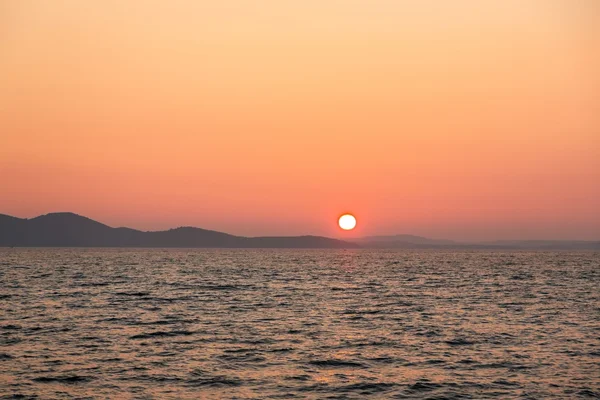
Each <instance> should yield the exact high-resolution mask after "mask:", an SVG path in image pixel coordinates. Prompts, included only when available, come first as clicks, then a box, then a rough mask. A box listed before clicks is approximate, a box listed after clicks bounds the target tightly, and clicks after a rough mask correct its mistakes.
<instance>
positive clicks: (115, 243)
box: [0, 212, 600, 250]
mask: <svg viewBox="0 0 600 400" xmlns="http://www.w3.org/2000/svg"><path fill="white" fill-rule="evenodd" d="M0 247H215V248H321V249H344V248H359V247H360V248H371V249H388V248H389V249H465V250H466V249H472V250H477V249H490V250H521V249H522V250H525V249H532V250H600V242H598V241H577V240H571V241H569V240H503V241H502V240H498V241H491V242H470V243H466V242H455V241H452V240H444V239H428V238H425V237H422V236H414V235H393V236H366V237H362V238H355V239H351V240H350V239H348V240H338V239H332V238H327V237H323V236H264V237H244V236H235V235H230V234H228V233H223V232H217V231H211V230H207V229H201V228H193V227H181V228H175V229H169V230H167V231H156V232H144V231H140V230H137V229H131V228H112V227H110V226H108V225H104V224H102V223H100V222H98V221H94V220H92V219H90V218H87V217H83V216H81V215H77V214H74V213H70V212H64V213H51V214H46V215H40V216H39V217H35V218H31V219H24V218H16V217H12V216H10V215H4V214H0Z"/></svg>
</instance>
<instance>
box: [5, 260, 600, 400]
mask: <svg viewBox="0 0 600 400" xmlns="http://www.w3.org/2000/svg"><path fill="white" fill-rule="evenodd" d="M599 267H600V254H599V253H593V252H582V253H573V252H477V251H473V252H470V251H469V252H454V251H377V250H352V251H343V250H184V249H180V250H162V249H154V250H133V249H128V250H123V249H120V250H114V249H101V250H98V249H0V281H1V282H2V286H1V287H0V299H1V303H0V304H1V312H0V387H1V388H2V393H1V394H2V395H4V396H5V397H4V398H13V397H14V398H19V397H17V396H22V397H20V398H44V399H45V398H174V399H175V398H177V399H180V398H181V399H183V398H308V399H317V398H318V399H321V398H356V399H361V398H367V397H374V398H450V399H453V398H455V399H458V398H474V399H479V398H514V397H520V398H578V397H581V398H590V397H600V368H599V363H600V340H599V336H600V309H599V304H600V295H599V291H598V287H599V286H600V268H599Z"/></svg>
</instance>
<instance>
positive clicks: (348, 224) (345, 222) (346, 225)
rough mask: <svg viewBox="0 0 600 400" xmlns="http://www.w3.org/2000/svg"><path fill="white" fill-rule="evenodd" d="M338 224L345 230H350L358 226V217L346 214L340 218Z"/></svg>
mask: <svg viewBox="0 0 600 400" xmlns="http://www.w3.org/2000/svg"><path fill="white" fill-rule="evenodd" d="M338 224H339V225H340V228H342V229H343V230H346V231H349V230H352V229H354V228H355V227H356V218H354V215H352V214H344V215H342V216H341V217H340V219H339V220H338Z"/></svg>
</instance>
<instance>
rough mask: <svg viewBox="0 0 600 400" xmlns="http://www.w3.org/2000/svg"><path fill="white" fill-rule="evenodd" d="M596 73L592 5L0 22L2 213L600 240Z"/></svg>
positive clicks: (599, 47) (120, 0)
mask: <svg viewBox="0 0 600 400" xmlns="http://www.w3.org/2000/svg"><path fill="white" fill-rule="evenodd" d="M598 71H600V2H599V1H596V0H497V1H493V0H487V1H485V0H472V1H468V0H462V1H461V0H454V1H438V0H413V1H409V0H405V1H403V0H361V1H358V0H337V1H336V0H302V1H298V0H294V1H291V0H288V1H286V0H261V1H249V0H248V1H243V0H236V1H229V0H219V1H191V0H190V1H177V0H175V1H174V0H170V1H150V0H140V1H133V0H130V1H125V0H112V1H107V0H98V1H91V0H88V1H81V0H63V1H50V0H48V1H31V0H14V1H11V0H0V213H5V214H11V215H16V216H19V217H33V216H36V215H39V214H43V213H48V212H55V211H73V212H77V213H79V214H83V215H86V216H89V217H91V218H94V219H97V220H100V221H101V222H105V223H107V224H109V225H112V226H123V225H125V226H131V227H135V228H140V229H162V228H168V227H175V226H179V225H193V226H199V227H204V228H209V229H215V230H221V231H227V232H231V233H235V234H242V235H265V234H269V235H280V234H323V235H329V236H340V237H344V235H364V234H391V233H412V234H420V235H426V236H430V237H445V238H454V239H502V238H505V239H508V238H515V239H523V238H541V239H554V238H559V239H560V238H579V239H600V73H598ZM345 211H350V212H353V213H355V215H356V216H357V218H358V221H359V227H358V229H357V230H356V231H355V232H353V233H350V234H344V233H342V232H340V231H339V229H338V228H337V225H336V218H337V216H338V215H339V214H341V213H342V212H345Z"/></svg>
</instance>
